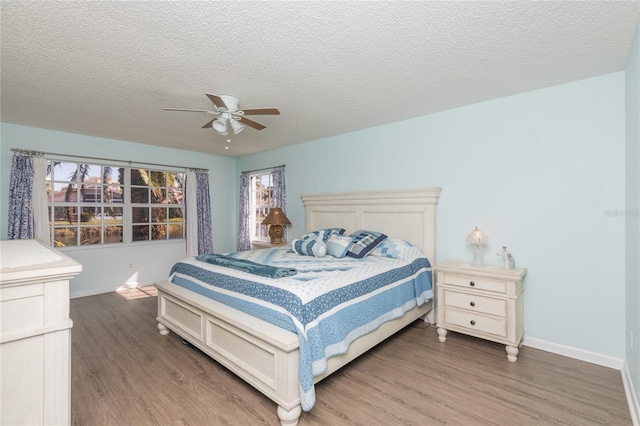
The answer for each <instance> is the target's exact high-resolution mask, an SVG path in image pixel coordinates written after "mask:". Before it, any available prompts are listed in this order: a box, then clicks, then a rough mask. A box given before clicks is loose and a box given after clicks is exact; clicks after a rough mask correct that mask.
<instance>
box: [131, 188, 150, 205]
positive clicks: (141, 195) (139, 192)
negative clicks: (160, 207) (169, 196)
mask: <svg viewBox="0 0 640 426" xmlns="http://www.w3.org/2000/svg"><path fill="white" fill-rule="evenodd" d="M131 202H132V203H135V204H147V203H148V202H149V190H148V189H147V188H131Z"/></svg>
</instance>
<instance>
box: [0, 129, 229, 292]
mask: <svg viewBox="0 0 640 426" xmlns="http://www.w3.org/2000/svg"><path fill="white" fill-rule="evenodd" d="M0 126H1V127H0V141H1V146H0V165H1V166H2V171H1V172H0V178H1V181H2V183H1V188H0V212H1V213H0V229H1V230H2V231H1V232H2V234H1V238H2V239H6V238H7V215H8V206H7V200H8V199H9V176H10V172H11V161H12V157H13V153H12V152H11V148H22V149H32V150H39V151H45V152H54V153H62V154H70V155H74V154H75V155H84V156H92V157H102V158H113V159H117V160H126V161H128V160H131V161H144V162H149V163H160V164H169V165H177V166H185V167H195V168H206V169H209V170H210V172H209V184H210V189H211V200H212V202H211V214H212V216H213V243H214V249H215V250H216V251H230V250H233V248H234V247H235V238H236V235H235V231H234V230H233V229H232V227H231V226H229V224H231V223H234V222H236V221H237V220H236V219H235V218H236V217H237V216H233V215H234V214H235V212H234V211H233V209H232V208H230V205H235V204H236V199H237V196H236V194H237V191H236V188H235V185H236V183H235V159H233V158H228V157H219V156H215V155H209V154H203V153H196V152H190V151H182V150H176V149H168V148H160V147H154V146H151V145H143V144H136V143H130V142H124V141H117V140H110V139H103V138H96V137H91V136H84V135H77V134H71V133H64V132H56V131H51V130H44V129H37V128H33V127H25V126H17V125H13V124H7V123H1V124H0ZM62 250H63V251H64V252H65V253H66V254H67V255H68V256H70V257H72V258H74V259H75V260H77V261H79V262H80V263H82V265H83V271H82V272H81V273H80V274H79V275H78V276H77V277H76V278H74V279H73V280H72V281H71V283H70V285H71V290H70V292H71V296H72V297H75V296H82V295H88V294H96V293H102V292H107V291H112V290H114V289H116V288H118V287H119V286H120V285H122V284H125V282H127V281H129V282H138V283H140V284H148V283H152V282H154V281H158V280H162V279H166V277H167V276H168V273H169V269H170V268H171V266H172V265H173V264H174V263H175V262H176V261H177V260H179V259H181V258H183V257H184V256H185V255H186V246H185V243H184V241H177V242H176V241H168V242H166V243H165V242H163V243H136V244H133V245H129V246H120V247H115V246H111V245H108V246H107V245H105V246H98V247H80V248H78V247H76V248H73V247H69V248H63V249H62ZM130 264H133V268H132V269H129V265H130ZM136 273H137V274H136Z"/></svg>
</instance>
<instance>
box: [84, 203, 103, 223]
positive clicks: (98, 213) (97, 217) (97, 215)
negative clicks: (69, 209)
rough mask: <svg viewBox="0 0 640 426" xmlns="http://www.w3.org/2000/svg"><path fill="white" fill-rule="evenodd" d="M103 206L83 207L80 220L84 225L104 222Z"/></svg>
mask: <svg viewBox="0 0 640 426" xmlns="http://www.w3.org/2000/svg"><path fill="white" fill-rule="evenodd" d="M101 217H102V207H94V206H90V207H87V206H84V207H82V213H80V222H82V224H83V225H89V224H91V225H94V224H100V223H101V222H102V220H101Z"/></svg>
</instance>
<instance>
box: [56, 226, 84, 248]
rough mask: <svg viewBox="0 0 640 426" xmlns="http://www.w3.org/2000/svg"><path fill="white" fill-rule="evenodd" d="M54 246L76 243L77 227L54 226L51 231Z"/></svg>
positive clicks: (73, 244)
mask: <svg viewBox="0 0 640 426" xmlns="http://www.w3.org/2000/svg"><path fill="white" fill-rule="evenodd" d="M53 239H54V246H56V247H67V246H77V245H78V228H76V227H66V228H55V229H54V231H53Z"/></svg>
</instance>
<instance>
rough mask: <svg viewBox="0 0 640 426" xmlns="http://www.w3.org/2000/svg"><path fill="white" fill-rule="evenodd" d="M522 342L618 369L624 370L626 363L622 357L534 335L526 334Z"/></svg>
mask: <svg viewBox="0 0 640 426" xmlns="http://www.w3.org/2000/svg"><path fill="white" fill-rule="evenodd" d="M522 344H523V345H525V346H529V347H531V348H535V349H541V350H543V351H547V352H552V353H554V354H558V355H564V356H568V357H569V358H575V359H579V360H581V361H586V362H590V363H592V364H598V365H602V366H604V367H609V368H615V369H616V370H622V366H623V364H624V360H622V359H620V358H615V357H612V356H608V355H602V354H598V353H595V352H589V351H585V350H583V349H577V348H572V347H571V346H564V345H559V344H557V343H552V342H547V341H546V340H540V339H536V338H533V337H526V336H525V338H524V341H523V342H522Z"/></svg>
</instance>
